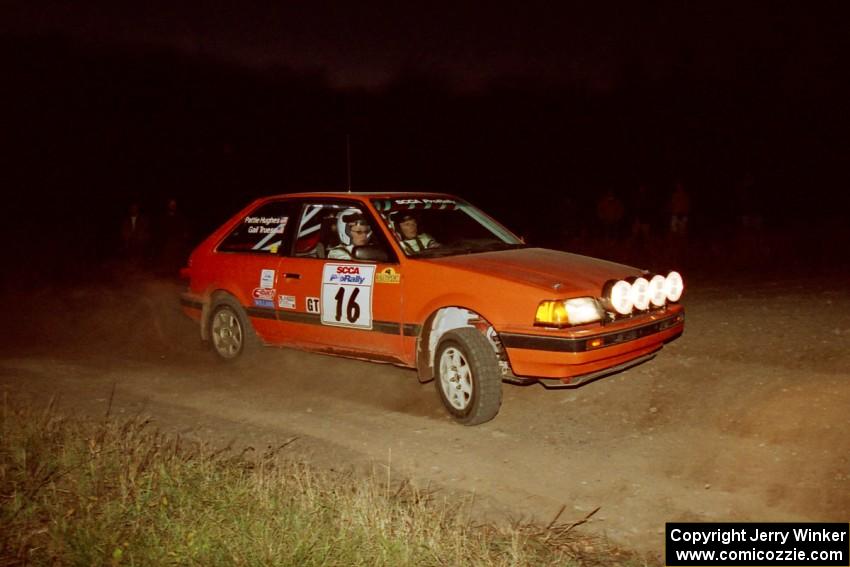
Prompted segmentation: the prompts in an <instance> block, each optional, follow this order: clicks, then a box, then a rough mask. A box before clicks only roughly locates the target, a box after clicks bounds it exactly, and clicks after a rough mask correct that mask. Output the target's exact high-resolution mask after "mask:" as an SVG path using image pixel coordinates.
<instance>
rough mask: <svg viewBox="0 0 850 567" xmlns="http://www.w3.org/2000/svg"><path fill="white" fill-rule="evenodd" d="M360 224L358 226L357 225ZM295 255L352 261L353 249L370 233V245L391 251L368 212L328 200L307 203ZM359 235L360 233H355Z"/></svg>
mask: <svg viewBox="0 0 850 567" xmlns="http://www.w3.org/2000/svg"><path fill="white" fill-rule="evenodd" d="M355 224H356V226H355ZM295 225H297V227H298V228H297V230H296V231H295V236H294V242H293V248H292V250H293V255H294V256H299V257H308V258H319V259H328V258H330V259H350V257H351V251H352V247H353V246H354V245H356V244H358V242H360V241H361V240H360V238H362V237H363V232H364V231H365V232H367V233H368V238H366V239H365V243H366V244H373V245H378V246H381V247H383V248H384V249H386V250H389V249H390V248H389V245H388V244H387V242H386V239H385V238H384V235H383V234H382V233H381V231H380V230H379V229H378V226H377V224H376V223H375V222H374V220H373V219H372V218H371V215H370V214H369V213H368V211H367V210H366V209H365V208H364V207H362V206H358V205H357V204H356V203H351V202H343V201H327V202H314V203H305V204H304V206H303V208H302V209H301V215H300V217H299V218H298V222H297V223H293V226H295ZM353 233H357V234H353Z"/></svg>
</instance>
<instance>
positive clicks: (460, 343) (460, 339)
mask: <svg viewBox="0 0 850 567" xmlns="http://www.w3.org/2000/svg"><path fill="white" fill-rule="evenodd" d="M434 374H435V375H436V378H437V379H436V380H435V381H434V383H435V385H436V387H437V393H438V394H439V396H440V400H441V401H442V402H443V405H444V406H445V407H446V410H448V412H449V413H450V414H451V415H452V417H454V418H455V420H456V421H458V422H459V423H462V424H464V425H478V424H479V423H484V422H486V421H490V420H491V419H493V418H494V417H496V414H497V413H499V408H500V407H501V405H502V372H501V370H500V369H499V362H498V359H497V358H496V353H495V351H494V350H493V347H492V346H491V345H490V343H489V341H488V340H487V338H486V337H485V336H484V335H482V334H481V333H480V332H478V330H477V329H473V328H466V327H464V328H460V329H454V330H453V331H449V332H447V333H446V334H445V335H443V337H442V338H441V339H440V344H439V346H438V347H437V354H436V356H435V357H434Z"/></svg>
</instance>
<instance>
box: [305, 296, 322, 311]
mask: <svg viewBox="0 0 850 567" xmlns="http://www.w3.org/2000/svg"><path fill="white" fill-rule="evenodd" d="M306 304H307V305H306V308H307V313H321V311H322V309H321V305H322V300H321V299H319V298H318V297H308V298H307V299H306Z"/></svg>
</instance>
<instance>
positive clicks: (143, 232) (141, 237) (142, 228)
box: [121, 201, 150, 266]
mask: <svg viewBox="0 0 850 567" xmlns="http://www.w3.org/2000/svg"><path fill="white" fill-rule="evenodd" d="M149 244H150V223H149V222H148V219H147V217H146V216H145V215H143V214H142V212H141V207H140V206H139V203H137V202H135V201H134V202H133V203H131V204H130V208H129V210H128V213H127V216H126V217H124V220H123V221H122V222H121V246H122V253H123V255H124V257H125V258H126V259H127V260H128V261H129V262H130V263H131V264H134V265H136V266H141V264H143V263H144V261H145V260H146V259H147V255H148V246H149Z"/></svg>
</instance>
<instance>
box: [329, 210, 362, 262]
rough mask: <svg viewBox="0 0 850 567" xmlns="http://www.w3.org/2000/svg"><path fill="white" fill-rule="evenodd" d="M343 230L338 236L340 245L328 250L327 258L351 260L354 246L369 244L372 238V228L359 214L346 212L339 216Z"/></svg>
mask: <svg viewBox="0 0 850 567" xmlns="http://www.w3.org/2000/svg"><path fill="white" fill-rule="evenodd" d="M340 224H341V225H342V226H343V227H344V228H343V231H342V234H340V244H339V245H338V246H334V247H333V248H331V249H330V250H328V258H332V259H334V260H351V259H352V255H351V254H352V252H353V250H354V247H355V246H365V245H367V244H369V240H370V239H371V237H372V227H371V226H369V222H368V221H367V220H366V217H364V216H363V214H362V213H360V212H346V213H343V214H342V215H341V223H340Z"/></svg>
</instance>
